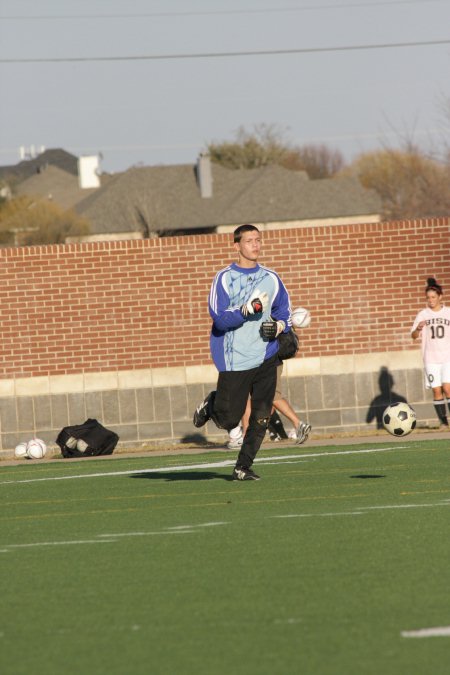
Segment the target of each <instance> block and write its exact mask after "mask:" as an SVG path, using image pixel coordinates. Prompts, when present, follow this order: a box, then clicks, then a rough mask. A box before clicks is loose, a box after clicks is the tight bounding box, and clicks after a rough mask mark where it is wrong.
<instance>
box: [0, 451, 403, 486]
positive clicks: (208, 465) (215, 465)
mask: <svg viewBox="0 0 450 675" xmlns="http://www.w3.org/2000/svg"><path fill="white" fill-rule="evenodd" d="M405 447H406V446H404V445H400V446H399V445H396V446H394V447H391V448H369V449H367V450H342V451H336V452H311V453H308V454H303V455H280V456H278V457H261V458H258V457H257V458H256V460H255V463H256V462H258V463H259V464H271V463H278V462H280V461H281V460H287V461H288V460H291V461H292V460H293V459H300V460H302V459H310V458H312V457H332V456H336V455H365V454H368V453H374V452H389V451H392V450H404V449H405ZM235 461H236V460H230V459H227V460H224V461H221V462H205V463H202V464H180V465H174V466H164V467H159V468H155V469H130V470H128V471H108V472H99V473H84V474H75V475H72V476H47V477H45V478H23V479H19V480H3V481H0V485H11V484H14V485H16V484H18V483H39V482H43V481H52V480H76V479H79V478H101V477H102V476H129V475H132V474H135V473H139V474H142V473H166V472H173V471H190V470H192V469H222V468H224V467H227V466H234V464H235ZM41 466H42V465H41Z"/></svg>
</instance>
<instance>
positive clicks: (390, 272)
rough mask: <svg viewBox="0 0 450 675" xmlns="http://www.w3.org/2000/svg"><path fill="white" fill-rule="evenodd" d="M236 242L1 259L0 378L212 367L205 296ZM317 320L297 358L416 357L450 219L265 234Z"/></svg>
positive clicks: (119, 245)
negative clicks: (414, 335) (415, 339)
mask: <svg viewBox="0 0 450 675" xmlns="http://www.w3.org/2000/svg"><path fill="white" fill-rule="evenodd" d="M231 240H232V238H231V235H229V234H227V235H201V236H188V237H173V238H167V239H149V240H144V241H117V242H97V243H86V244H69V245H65V246H56V245H54V246H42V247H37V246H36V247H29V248H10V249H0V330H1V353H2V358H1V360H0V378H12V377H23V376H39V375H53V374H66V373H77V372H82V371H84V372H89V371H108V370H124V369H140V368H152V367H161V366H183V365H193V364H204V363H210V359H209V327H210V320H209V315H208V311H207V294H208V291H209V287H210V283H211V280H212V278H213V276H214V273H215V272H216V271H217V270H218V269H220V268H221V267H223V266H225V264H227V263H228V262H229V261H231V260H232V259H233V258H234V251H233V249H232V244H231ZM263 244H264V249H263V255H262V257H261V262H262V263H263V264H265V265H267V266H269V267H271V268H273V269H275V270H276V271H277V272H279V274H280V275H281V277H282V279H283V281H284V283H285V284H286V286H287V287H288V290H289V292H290V295H291V301H292V306H293V307H295V306H298V305H302V306H306V307H308V308H309V309H310V310H311V312H312V315H313V322H312V324H311V328H310V329H309V330H305V331H304V332H303V333H302V354H303V355H304V356H321V355H322V356H325V355H336V354H352V353H367V352H379V351H395V350H398V349H408V348H411V347H412V345H411V340H410V338H409V328H410V325H411V323H412V320H413V318H414V316H415V314H416V312H417V311H418V309H419V308H421V307H422V306H423V304H424V294H423V289H424V286H425V281H426V277H427V276H429V275H436V276H437V279H438V281H439V282H441V283H442V284H443V286H444V290H445V289H447V290H448V292H449V294H450V218H440V219H437V218H433V219H424V220H417V221H404V222H403V221H402V222H388V223H377V224H360V225H345V226H344V225H340V226H329V227H309V228H301V229H293V230H281V231H280V230H277V231H271V232H267V233H264V235H263Z"/></svg>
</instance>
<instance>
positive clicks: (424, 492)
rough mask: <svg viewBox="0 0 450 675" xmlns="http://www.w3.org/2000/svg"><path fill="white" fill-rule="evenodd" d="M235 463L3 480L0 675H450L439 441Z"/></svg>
mask: <svg viewBox="0 0 450 675" xmlns="http://www.w3.org/2000/svg"><path fill="white" fill-rule="evenodd" d="M235 454H236V453H234V452H230V453H229V454H228V453H223V452H221V453H219V452H212V453H211V452H210V453H207V454H206V453H205V454H204V455H195V456H193V455H188V456H187V455H184V456H177V457H174V456H170V457H145V458H142V457H141V458H131V459H130V458H120V457H113V458H109V459H106V460H101V461H99V460H94V461H91V460H59V461H53V462H50V461H48V460H43V461H40V462H36V461H33V462H31V461H30V462H24V463H23V464H21V465H19V466H10V467H8V466H3V467H2V466H1V465H0V493H1V497H2V499H1V503H2V510H1V516H0V520H1V537H0V561H1V584H2V590H1V606H2V611H1V619H0V669H1V673H2V675H42V674H45V675H128V674H129V675H141V674H144V673H145V674H146V675H147V674H148V673H151V674H152V675H175V674H180V675H203V674H204V675H230V674H232V675H291V674H292V675H299V674H300V673H301V674H302V675H310V674H314V675H441V674H442V675H448V673H449V672H450V634H449V633H450V439H449V440H437V441H431V440H419V441H417V440H415V439H414V436H412V437H411V440H409V438H408V439H404V440H403V441H402V442H399V441H393V442H392V443H390V444H389V442H385V443H376V444H372V445H367V444H366V445H356V446H355V445H349V446H345V445H339V446H337V445H336V446H333V445H330V446H328V447H319V448H316V447H312V446H310V447H308V446H301V447H298V446H297V447H294V448H290V449H289V450H286V449H285V448H283V449H281V448H275V449H274V448H273V446H272V447H270V448H264V450H263V451H261V452H260V455H259V457H258V461H257V464H256V465H255V468H256V470H257V472H258V473H259V474H260V475H261V478H262V479H261V480H260V481H258V482H245V483H236V482H233V481H231V480H230V473H231V465H232V464H233V460H234V458H235ZM225 464H226V465H225ZM438 628H440V629H441V630H440V631H439V630H436V629H438ZM427 631H428V632H427Z"/></svg>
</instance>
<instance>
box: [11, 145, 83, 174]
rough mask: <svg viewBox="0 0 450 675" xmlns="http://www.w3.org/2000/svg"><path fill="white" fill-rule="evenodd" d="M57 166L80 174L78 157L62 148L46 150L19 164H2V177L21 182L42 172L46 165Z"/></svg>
mask: <svg viewBox="0 0 450 675" xmlns="http://www.w3.org/2000/svg"><path fill="white" fill-rule="evenodd" d="M48 166H56V167H58V168H59V169H62V170H63V171H67V172H68V173H70V174H72V175H74V176H78V157H75V155H71V154H70V152H66V150H63V149H62V148H54V149H53V150H45V151H44V152H42V153H41V154H40V155H38V156H37V157H34V158H33V159H24V160H23V161H21V162H19V163H18V164H14V165H11V166H0V179H3V180H13V181H15V182H20V181H23V180H26V179H27V178H30V177H31V176H33V175H35V174H38V173H40V172H41V171H42V170H43V169H44V168H45V167H48Z"/></svg>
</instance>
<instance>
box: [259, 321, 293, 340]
mask: <svg viewBox="0 0 450 675" xmlns="http://www.w3.org/2000/svg"><path fill="white" fill-rule="evenodd" d="M285 328H286V325H285V323H284V321H263V322H262V324H261V328H260V329H259V332H260V334H261V337H262V339H263V340H275V339H276V338H277V337H278V336H279V334H280V333H282V332H283V331H284V329H285Z"/></svg>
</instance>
